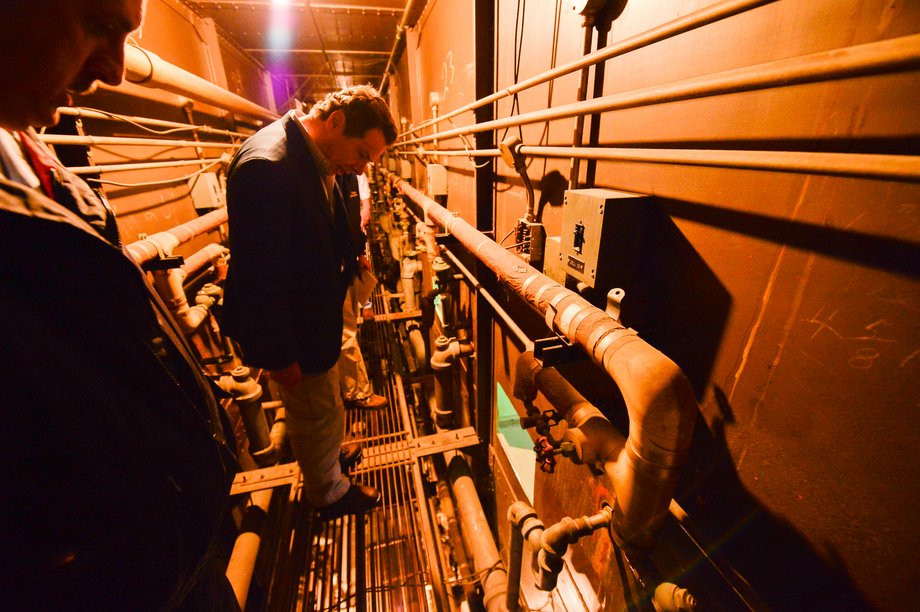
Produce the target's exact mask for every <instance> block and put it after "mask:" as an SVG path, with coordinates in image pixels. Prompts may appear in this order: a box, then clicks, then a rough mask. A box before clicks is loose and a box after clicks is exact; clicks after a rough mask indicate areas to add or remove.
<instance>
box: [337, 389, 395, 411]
mask: <svg viewBox="0 0 920 612" xmlns="http://www.w3.org/2000/svg"><path fill="white" fill-rule="evenodd" d="M389 405H390V402H389V400H387V398H385V397H383V396H382V395H377V394H376V393H371V394H370V395H368V396H367V397H365V398H364V399H357V400H345V406H347V407H348V408H353V409H357V410H381V409H383V408H386V407H387V406H389Z"/></svg>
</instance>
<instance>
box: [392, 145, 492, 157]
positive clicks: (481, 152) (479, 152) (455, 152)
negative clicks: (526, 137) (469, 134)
mask: <svg viewBox="0 0 920 612" xmlns="http://www.w3.org/2000/svg"><path fill="white" fill-rule="evenodd" d="M397 146H398V145H397ZM414 152H415V154H416V155H421V156H423V157H438V156H441V157H499V156H500V155H501V154H502V153H501V151H499V150H498V149H469V150H462V151H461V150H460V149H447V150H431V149H417V150H416V151H414Z"/></svg>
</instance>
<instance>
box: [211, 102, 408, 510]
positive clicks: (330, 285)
mask: <svg viewBox="0 0 920 612" xmlns="http://www.w3.org/2000/svg"><path fill="white" fill-rule="evenodd" d="M395 139H396V128H395V124H394V123H393V119H392V118H391V116H390V112H389V109H388V107H387V105H386V103H385V102H384V101H383V99H382V98H381V97H380V96H379V94H378V93H377V91H376V90H375V89H374V88H373V87H370V86H357V87H351V88H347V89H344V90H341V91H338V92H335V93H332V94H330V95H328V96H326V98H324V99H323V100H320V101H319V102H317V103H316V104H314V105H313V106H312V108H311V109H310V111H309V113H307V114H304V113H302V112H299V111H291V112H289V113H288V114H286V115H285V116H284V117H282V118H281V119H279V120H278V121H275V122H274V123H272V124H270V125H268V126H266V127H264V128H263V129H261V130H260V131H259V132H257V133H256V134H254V135H253V136H252V137H250V138H249V139H248V140H247V141H246V142H245V143H244V144H243V146H242V147H241V148H240V150H239V151H238V152H237V155H236V156H235V157H234V159H233V161H232V162H231V164H230V169H229V172H228V179H227V208H228V215H229V222H230V252H231V253H232V260H231V263H230V270H229V273H228V277H227V286H226V294H225V298H224V311H223V322H222V328H223V329H224V330H225V331H226V332H227V334H228V335H229V336H230V337H232V338H233V339H235V340H236V341H237V342H238V343H239V345H240V347H241V349H242V352H243V357H244V359H245V361H246V362H247V363H249V364H251V365H253V366H256V367H260V368H263V369H265V370H267V371H268V372H269V376H270V377H271V378H272V379H273V380H274V381H275V382H276V383H278V386H279V388H280V392H281V397H282V399H283V400H284V404H285V410H286V416H287V426H288V435H289V437H290V440H291V447H292V448H293V451H294V455H295V457H296V459H297V462H298V464H299V465H300V469H301V471H302V473H303V481H304V492H305V495H306V498H307V501H309V503H310V505H311V506H313V507H314V508H316V509H318V510H319V512H320V515H321V516H322V517H323V518H325V519H332V518H335V517H338V516H342V515H344V514H354V513H360V512H365V511H367V510H369V509H371V508H373V507H374V506H375V505H377V504H379V503H380V501H381V498H380V493H379V492H378V491H377V490H376V489H374V488H372V487H369V486H365V485H362V484H358V483H354V484H352V483H351V482H350V481H349V479H348V478H347V477H346V476H345V475H343V474H342V470H341V466H340V464H339V456H340V447H341V444H342V440H343V438H344V407H343V404H342V398H341V394H340V390H339V377H338V371H337V368H336V361H337V359H338V357H339V351H340V350H341V346H342V307H343V304H344V300H345V292H346V289H347V288H348V285H349V283H350V282H351V280H352V278H353V277H354V266H355V262H356V252H355V247H354V245H353V244H352V241H351V239H350V237H349V231H348V224H347V219H346V213H345V210H344V201H343V200H344V198H343V194H342V193H341V189H340V188H338V187H337V183H336V181H335V180H334V179H335V177H336V175H341V174H348V173H356V174H359V173H361V172H364V169H365V167H366V166H367V164H368V163H370V162H373V161H375V160H376V159H377V158H379V157H380V155H381V154H382V153H383V151H384V149H385V148H386V147H387V145H389V144H391V143H392V142H393V141H395Z"/></svg>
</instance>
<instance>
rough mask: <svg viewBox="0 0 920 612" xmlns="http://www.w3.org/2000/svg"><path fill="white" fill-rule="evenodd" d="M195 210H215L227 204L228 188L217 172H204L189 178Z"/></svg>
mask: <svg viewBox="0 0 920 612" xmlns="http://www.w3.org/2000/svg"><path fill="white" fill-rule="evenodd" d="M188 186H189V189H191V190H192V192H191V196H192V204H194V205H195V210H214V209H215V208H221V207H222V206H224V204H225V195H226V193H227V191H226V189H225V188H224V185H223V183H222V181H221V180H220V177H218V176H217V173H216V172H202V173H201V174H198V175H196V176H193V177H192V178H190V179H189V180H188Z"/></svg>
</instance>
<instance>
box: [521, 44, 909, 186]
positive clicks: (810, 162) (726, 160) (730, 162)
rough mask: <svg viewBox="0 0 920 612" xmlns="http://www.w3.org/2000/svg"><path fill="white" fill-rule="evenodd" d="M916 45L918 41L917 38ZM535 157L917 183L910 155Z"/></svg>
mask: <svg viewBox="0 0 920 612" xmlns="http://www.w3.org/2000/svg"><path fill="white" fill-rule="evenodd" d="M918 43H920V39H918ZM521 153H522V154H524V155H532V156H536V157H562V158H567V157H572V156H574V155H577V156H579V157H582V158H584V159H598V160H607V161H624V162H642V163H650V164H684V165H689V166H717V167H721V168H739V169H749V170H773V171H778V172H806V173H814V174H827V175H832V176H851V177H869V178H885V179H894V180H908V181H916V180H920V158H917V157H916V156H911V155H881V154H869V153H811V152H802V151H730V150H711V149H675V150H666V149H614V148H606V149H605V148H578V149H574V148H569V147H527V146H524V147H521Z"/></svg>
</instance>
